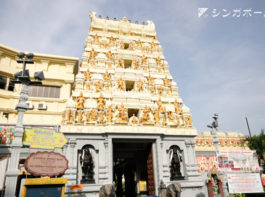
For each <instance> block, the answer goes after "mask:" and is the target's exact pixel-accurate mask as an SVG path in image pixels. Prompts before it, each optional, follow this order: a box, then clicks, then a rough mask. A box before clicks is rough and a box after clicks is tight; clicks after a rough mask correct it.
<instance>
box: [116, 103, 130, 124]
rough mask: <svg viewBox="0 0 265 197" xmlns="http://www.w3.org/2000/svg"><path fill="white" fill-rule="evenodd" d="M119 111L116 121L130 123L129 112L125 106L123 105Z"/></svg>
mask: <svg viewBox="0 0 265 197" xmlns="http://www.w3.org/2000/svg"><path fill="white" fill-rule="evenodd" d="M118 110H119V112H118V114H117V115H116V120H117V121H118V122H127V121H128V116H127V110H126V109H125V107H124V105H123V104H121V107H120V108H119V109H118Z"/></svg>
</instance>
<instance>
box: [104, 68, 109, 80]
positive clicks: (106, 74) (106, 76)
mask: <svg viewBox="0 0 265 197" xmlns="http://www.w3.org/2000/svg"><path fill="white" fill-rule="evenodd" d="M104 80H105V81H109V80H110V74H109V73H108V71H107V70H106V72H105V74H104Z"/></svg>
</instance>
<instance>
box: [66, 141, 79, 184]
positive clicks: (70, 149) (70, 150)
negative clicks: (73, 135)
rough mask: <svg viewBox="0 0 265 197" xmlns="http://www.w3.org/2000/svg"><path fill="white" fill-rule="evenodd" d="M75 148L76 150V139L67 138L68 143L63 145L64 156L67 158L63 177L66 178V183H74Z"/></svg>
mask: <svg viewBox="0 0 265 197" xmlns="http://www.w3.org/2000/svg"><path fill="white" fill-rule="evenodd" d="M76 154H77V150H76V141H75V140H73V139H69V140H68V143H67V144H66V145H65V152H64V155H66V158H67V160H68V169H67V171H66V172H65V175H64V177H65V178H67V179H68V182H67V184H68V185H72V184H76V176H77V166H76V163H77V155H76Z"/></svg>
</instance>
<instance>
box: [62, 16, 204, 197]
mask: <svg viewBox="0 0 265 197" xmlns="http://www.w3.org/2000/svg"><path fill="white" fill-rule="evenodd" d="M90 18H91V26H90V30H89V33H88V36H87V38H86V42H85V47H84V52H83V54H82V60H81V63H80V70H79V73H78V74H77V75H76V77H75V81H74V90H73V91H72V96H71V98H70V99H68V101H67V102H66V107H65V110H64V112H63V115H62V121H61V128H60V131H61V132H63V133H64V135H65V136H66V138H67V139H68V143H67V144H66V145H65V146H64V149H63V150H62V152H63V153H64V154H65V155H66V157H67V159H68V161H69V169H68V170H67V171H66V173H65V175H64V176H65V177H66V178H68V185H71V184H83V186H84V188H83V190H82V192H83V194H85V195H86V196H90V197H91V196H98V193H99V191H100V188H101V187H102V186H104V185H106V184H112V183H113V182H114V183H115V185H116V194H117V196H127V197H129V196H138V195H147V196H154V195H157V196H158V195H160V194H161V192H162V189H161V188H163V187H167V186H169V185H171V184H174V183H179V184H180V186H181V191H182V192H181V195H182V196H189V197H192V196H194V197H195V196H196V195H200V194H201V191H202V187H203V183H202V177H201V175H200V174H199V172H198V167H197V164H196V155H195V139H194V138H195V136H196V135H197V130H196V129H195V128H194V127H193V125H192V116H191V113H190V110H189V108H188V107H187V106H185V104H184V103H183V101H182V99H181V97H180V96H179V94H178V87H177V84H176V82H174V81H173V79H172V76H171V75H170V72H169V65H168V63H167V61H166V60H165V57H164V55H163V52H162V47H161V45H160V43H159V41H158V39H157V34H156V31H155V25H154V23H153V22H152V21H147V24H138V23H131V22H130V21H129V20H128V19H127V18H126V17H124V18H122V19H121V20H120V21H118V20H110V19H108V18H107V19H102V18H101V17H97V16H96V13H94V12H92V13H90ZM66 192H68V193H71V191H70V189H69V187H68V188H67V189H66Z"/></svg>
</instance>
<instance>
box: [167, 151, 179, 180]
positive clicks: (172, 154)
mask: <svg viewBox="0 0 265 197" xmlns="http://www.w3.org/2000/svg"><path fill="white" fill-rule="evenodd" d="M169 162H170V180H171V181H174V180H177V179H178V178H179V177H181V176H182V174H181V163H182V156H181V153H180V150H179V149H178V148H177V147H176V146H173V148H171V149H170V150H169Z"/></svg>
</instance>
